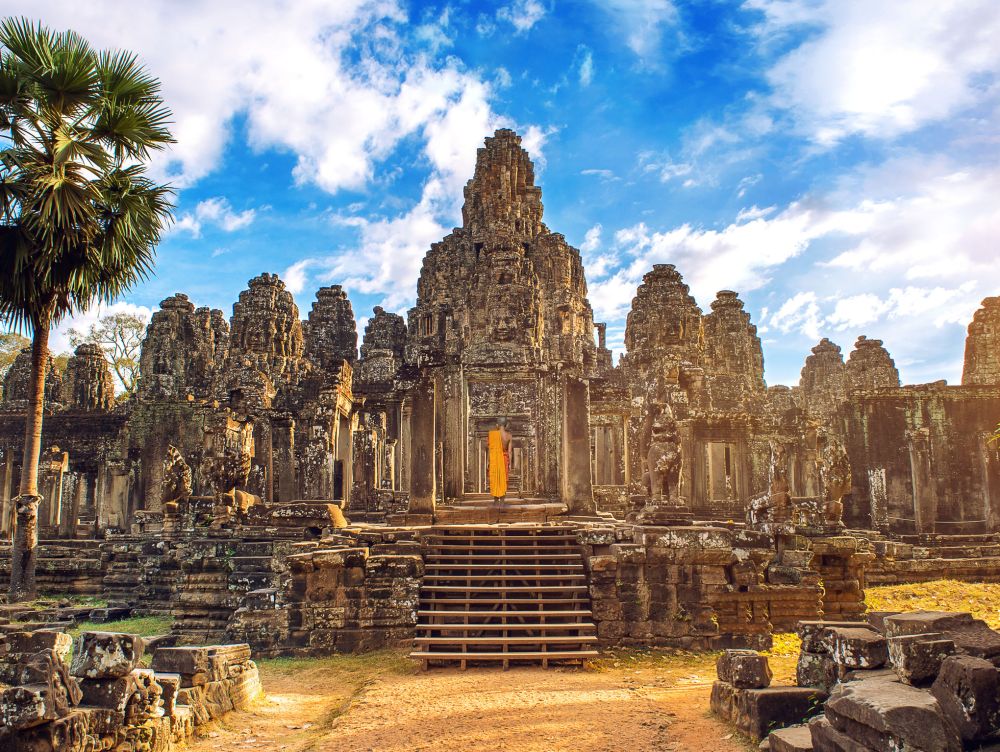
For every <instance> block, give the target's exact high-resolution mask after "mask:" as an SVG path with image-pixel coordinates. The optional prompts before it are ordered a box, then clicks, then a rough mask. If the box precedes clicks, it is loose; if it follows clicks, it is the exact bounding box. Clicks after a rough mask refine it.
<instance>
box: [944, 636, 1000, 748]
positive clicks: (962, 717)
mask: <svg viewBox="0 0 1000 752" xmlns="http://www.w3.org/2000/svg"><path fill="white" fill-rule="evenodd" d="M931 694H932V695H933V696H934V697H935V698H936V699H937V701H938V704H939V705H940V706H941V711H942V712H943V713H944V715H945V717H946V718H948V720H949V721H951V723H952V724H953V725H954V726H955V728H956V729H958V733H959V734H960V735H961V737H962V740H963V741H965V742H969V743H971V742H979V741H985V740H987V739H990V738H994V737H997V736H1000V670H998V669H997V668H996V666H994V665H993V664H992V663H990V662H989V661H987V660H985V659H983V658H975V657H973V656H969V655H952V656H949V657H947V658H945V659H944V661H943V662H942V663H941V670H940V672H939V673H938V676H937V679H936V680H935V681H934V685H933V686H932V687H931Z"/></svg>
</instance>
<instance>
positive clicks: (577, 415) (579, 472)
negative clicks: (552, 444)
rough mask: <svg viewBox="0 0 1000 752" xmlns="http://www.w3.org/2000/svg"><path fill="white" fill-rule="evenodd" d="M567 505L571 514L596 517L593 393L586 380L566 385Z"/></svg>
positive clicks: (564, 428) (564, 470)
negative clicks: (591, 406) (591, 393)
mask: <svg viewBox="0 0 1000 752" xmlns="http://www.w3.org/2000/svg"><path fill="white" fill-rule="evenodd" d="M563 390H564V391H563V394H564V397H565V398H564V400H563V436H562V445H563V463H562V464H563V483H562V488H563V494H562V496H563V499H562V500H563V503H565V504H566V508H567V510H568V511H569V513H570V514H585V515H593V514H596V513H597V507H596V505H595V504H594V486H593V474H592V470H591V457H590V390H589V386H588V384H587V382H586V381H578V380H577V379H573V378H567V379H566V381H565V383H564V386H563Z"/></svg>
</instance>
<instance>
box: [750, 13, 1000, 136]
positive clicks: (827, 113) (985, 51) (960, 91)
mask: <svg viewBox="0 0 1000 752" xmlns="http://www.w3.org/2000/svg"><path fill="white" fill-rule="evenodd" d="M745 7H748V8H753V9H757V10H759V11H761V12H762V13H763V19H764V20H763V22H762V23H761V24H760V26H759V27H758V29H757V31H758V33H759V34H760V37H761V39H762V40H763V42H764V44H765V46H776V45H785V44H787V42H788V41H789V40H790V39H796V40H802V41H800V43H799V44H798V45H797V46H795V47H794V49H792V51H790V52H789V53H787V54H785V55H782V56H781V57H780V58H779V59H778V60H777V62H776V63H775V64H774V65H773V67H771V69H770V70H769V72H768V78H769V80H770V83H771V85H772V87H773V92H774V93H773V103H774V104H776V105H778V106H779V107H781V108H784V109H787V110H789V111H790V112H791V113H792V115H793V117H794V118H795V120H796V121H797V122H798V124H799V126H800V127H801V128H802V129H803V130H804V131H805V132H806V133H807V134H808V135H809V136H810V137H811V138H812V139H813V140H815V141H816V142H818V143H820V144H826V145H829V144H832V143H835V142H837V141H839V140H841V139H843V138H844V137H846V136H849V135H851V134H855V133H857V134H862V135H865V136H873V137H879V138H882V137H892V136H895V135H898V134H900V133H905V132H908V131H912V130H914V129H916V128H919V127H920V126H922V125H924V124H926V123H929V122H934V121H937V120H941V119H943V118H946V117H948V116H949V115H952V114H953V113H956V112H958V111H961V110H962V109H964V108H967V107H969V106H970V105H972V104H975V103H976V102H978V101H981V100H982V99H984V98H989V99H992V100H993V101H994V102H995V101H996V89H995V87H993V88H992V90H991V88H990V87H989V86H988V85H987V84H986V83H985V81H987V80H988V78H986V79H984V78H983V76H984V75H985V76H987V77H989V76H995V75H996V74H997V73H998V72H1000V45H998V44H997V43H996V39H997V37H998V36H1000V13H997V7H996V2H995V0H961V1H959V2H940V1H939V0H907V2H883V3H871V2H866V1H865V0H819V2H815V1H814V0H748V2H746V3H745Z"/></svg>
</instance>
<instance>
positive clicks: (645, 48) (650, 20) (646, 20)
mask: <svg viewBox="0 0 1000 752" xmlns="http://www.w3.org/2000/svg"><path fill="white" fill-rule="evenodd" d="M594 2H595V3H596V4H597V5H598V7H600V8H601V9H602V10H604V11H606V12H607V13H609V14H610V15H611V17H612V18H613V19H614V21H615V23H616V25H617V26H618V28H619V30H620V32H621V34H622V35H623V36H624V38H625V44H626V45H627V46H628V48H629V49H630V50H632V52H634V53H635V55H636V56H637V57H638V58H639V60H640V62H641V63H643V64H645V65H651V66H652V65H656V64H658V63H659V61H660V59H661V58H662V57H663V56H664V54H665V52H667V50H664V48H663V47H664V45H663V35H664V31H665V30H666V29H667V28H670V27H674V28H676V26H677V22H678V16H677V8H675V7H674V4H673V3H672V2H671V1H670V0H594ZM682 42H683V40H682V39H681V38H680V34H679V32H678V39H677V45H676V46H677V48H678V49H679V48H680V46H681V44H682ZM675 51H676V50H675Z"/></svg>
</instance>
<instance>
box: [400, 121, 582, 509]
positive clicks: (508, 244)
mask: <svg viewBox="0 0 1000 752" xmlns="http://www.w3.org/2000/svg"><path fill="white" fill-rule="evenodd" d="M462 220H463V225H462V227H460V228H456V229H455V230H454V231H453V232H452V233H451V234H450V235H448V236H447V237H445V238H444V239H443V240H442V241H441V242H439V243H435V244H434V245H432V246H431V249H430V251H429V252H428V254H427V255H426V256H425V257H424V262H423V267H422V269H421V272H420V280H419V282H418V285H417V304H416V306H415V307H414V308H413V309H411V311H410V312H409V321H408V337H407V341H408V349H409V352H408V353H407V360H408V361H409V362H410V363H414V364H416V365H417V366H418V368H419V372H420V381H419V383H418V384H417V385H416V387H415V388H414V389H413V390H412V391H411V396H410V400H409V410H410V414H409V419H410V423H409V424H410V428H411V430H410V437H409V438H410V447H411V452H410V458H411V467H412V476H411V480H410V492H411V496H410V511H411V513H427V512H430V511H432V509H433V500H434V499H435V498H440V499H444V500H448V501H451V500H454V501H459V500H461V499H463V498H475V497H477V496H478V495H480V494H483V493H485V491H486V485H487V474H486V435H487V433H488V431H489V429H490V428H492V427H493V425H494V424H495V422H496V419H497V418H498V417H506V418H508V420H509V421H510V429H511V431H512V433H513V434H514V451H513V456H512V462H511V494H510V495H512V496H518V495H520V496H522V497H525V498H539V499H547V500H561V501H562V502H563V503H565V504H566V506H567V508H568V510H569V511H570V512H576V513H588V512H593V510H594V501H593V488H592V481H591V467H590V462H591V452H590V427H589V415H590V395H589V380H590V379H591V378H594V377H595V376H596V372H597V361H598V357H597V347H596V345H595V342H594V316H593V311H592V310H591V307H590V304H589V303H588V301H587V283H586V280H585V279H584V272H583V262H582V260H581V258H580V253H579V251H577V250H576V249H575V248H573V247H571V246H570V245H569V244H567V243H566V239H565V238H564V237H563V236H562V235H559V234H557V233H553V232H550V231H549V229H548V228H547V227H546V226H545V225H544V224H543V222H542V201H541V189H540V188H539V187H537V186H536V185H535V175H534V167H533V166H532V164H531V160H530V159H529V158H528V154H527V152H526V151H525V150H524V149H523V148H522V147H521V139H520V137H519V136H518V135H517V134H516V133H514V132H513V131H511V130H506V129H503V130H498V131H497V132H496V134H495V135H494V136H493V137H492V138H487V139H486V145H485V147H484V148H481V149H479V152H478V155H477V159H476V171H475V174H474V175H473V177H472V180H470V181H469V183H468V184H467V185H466V187H465V206H464V207H463V209H462Z"/></svg>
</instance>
